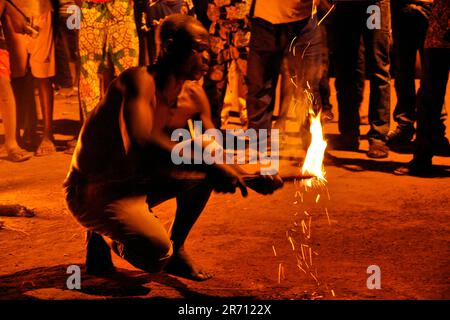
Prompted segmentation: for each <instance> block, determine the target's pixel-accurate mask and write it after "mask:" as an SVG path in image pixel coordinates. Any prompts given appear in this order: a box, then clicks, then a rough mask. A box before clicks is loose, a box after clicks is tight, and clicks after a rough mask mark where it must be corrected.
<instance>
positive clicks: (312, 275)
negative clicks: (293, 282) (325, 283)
mask: <svg viewBox="0 0 450 320" xmlns="http://www.w3.org/2000/svg"><path fill="white" fill-rule="evenodd" d="M309 274H310V275H311V277H313V278H314V280H316V282H317V284H319V280H318V279H317V278H316V276H314V274H313V273H312V272H311V271H310V272H309Z"/></svg>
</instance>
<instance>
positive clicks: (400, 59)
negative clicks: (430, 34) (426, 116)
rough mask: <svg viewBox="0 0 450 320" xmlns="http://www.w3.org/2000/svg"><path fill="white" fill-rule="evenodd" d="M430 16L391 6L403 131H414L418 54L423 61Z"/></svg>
mask: <svg viewBox="0 0 450 320" xmlns="http://www.w3.org/2000/svg"><path fill="white" fill-rule="evenodd" d="M427 28H428V17H427V16H425V15H424V14H423V13H421V11H419V10H414V9H413V8H410V7H409V6H407V5H393V6H392V31H393V37H394V54H395V55H394V57H395V91H396V93H397V105H396V106H395V110H394V120H395V121H396V122H397V123H398V127H399V128H401V129H408V130H414V122H415V120H416V87H415V82H414V81H415V70H416V55H417V51H419V53H420V57H421V60H422V56H423V46H424V42H425V35H426V31H427Z"/></svg>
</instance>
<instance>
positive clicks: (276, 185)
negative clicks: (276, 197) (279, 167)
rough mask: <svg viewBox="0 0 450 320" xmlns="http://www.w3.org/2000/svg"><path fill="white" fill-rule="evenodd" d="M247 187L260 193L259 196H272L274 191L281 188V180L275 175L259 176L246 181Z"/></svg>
mask: <svg viewBox="0 0 450 320" xmlns="http://www.w3.org/2000/svg"><path fill="white" fill-rule="evenodd" d="M246 183H247V186H248V187H249V188H250V189H252V190H254V191H256V192H258V193H260V194H264V195H267V194H272V193H274V191H275V190H277V189H280V188H281V187H283V179H281V177H280V176H279V175H278V174H276V175H259V176H257V177H256V178H252V179H249V180H247V182H246Z"/></svg>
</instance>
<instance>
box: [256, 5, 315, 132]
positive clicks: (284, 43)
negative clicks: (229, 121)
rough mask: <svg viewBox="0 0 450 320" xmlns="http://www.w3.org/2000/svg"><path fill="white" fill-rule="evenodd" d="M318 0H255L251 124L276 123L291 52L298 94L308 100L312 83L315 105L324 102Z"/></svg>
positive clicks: (269, 126) (267, 125) (261, 125)
mask: <svg viewBox="0 0 450 320" xmlns="http://www.w3.org/2000/svg"><path fill="white" fill-rule="evenodd" d="M316 3H318V1H314V3H313V1H312V0H306V1H297V0H289V1H281V0H270V1H269V0H267V1H266V0H264V1H263V0H254V3H253V4H252V6H253V7H252V10H251V16H252V18H251V28H252V34H251V38H250V45H249V47H250V52H249V56H248V64H247V85H248V94H247V111H248V120H249V123H248V127H249V128H253V129H270V128H271V127H272V113H273V110H274V105H275V89H276V85H277V80H278V75H279V73H280V68H281V62H282V60H283V58H284V57H286V56H288V55H289V58H290V61H291V63H290V66H291V67H292V68H291V70H293V71H292V73H291V74H290V77H291V78H293V79H294V81H295V83H296V84H295V86H296V88H298V89H297V90H296V92H298V94H295V97H296V98H298V97H303V100H305V98H306V97H304V96H303V95H304V94H303V92H304V90H305V89H307V88H308V85H307V83H309V88H310V91H311V93H312V94H313V96H314V97H315V100H316V101H315V103H314V104H315V105H316V106H315V107H317V105H319V104H320V94H319V81H320V78H321V73H320V69H321V68H320V66H321V59H322V55H321V53H322V52H321V50H322V41H321V34H320V30H319V28H318V27H317V22H318V21H317V16H316V13H315V12H316V10H315V6H316V5H315V4H316ZM294 50H295V52H296V54H295V55H294V54H293V51H294ZM306 113H307V110H306V111H305V114H306Z"/></svg>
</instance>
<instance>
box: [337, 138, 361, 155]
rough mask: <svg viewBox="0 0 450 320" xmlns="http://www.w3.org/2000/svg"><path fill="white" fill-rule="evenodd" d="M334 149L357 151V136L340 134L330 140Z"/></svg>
mask: <svg viewBox="0 0 450 320" xmlns="http://www.w3.org/2000/svg"><path fill="white" fill-rule="evenodd" d="M332 148H333V149H334V150H343V151H358V150H359V138H358V137H357V136H348V135H340V136H338V137H337V139H336V140H335V141H333V142H332Z"/></svg>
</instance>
